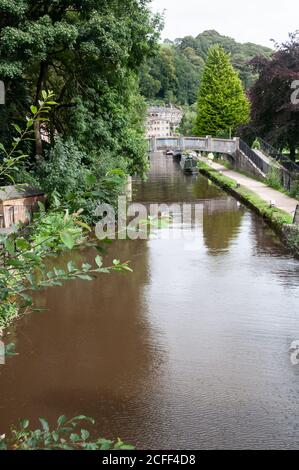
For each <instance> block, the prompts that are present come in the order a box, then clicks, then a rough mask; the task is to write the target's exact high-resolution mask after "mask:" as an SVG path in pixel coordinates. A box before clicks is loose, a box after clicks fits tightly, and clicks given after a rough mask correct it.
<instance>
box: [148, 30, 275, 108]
mask: <svg viewBox="0 0 299 470" xmlns="http://www.w3.org/2000/svg"><path fill="white" fill-rule="evenodd" d="M214 45H220V46H222V48H223V49H224V50H225V52H227V53H230V54H231V61H232V65H233V66H234V68H235V69H236V70H237V71H238V72H239V75H240V78H241V80H242V82H243V85H244V87H245V88H246V89H249V88H250V87H251V86H252V85H253V83H254V81H255V80H256V78H257V74H256V73H255V72H254V71H253V70H252V69H251V68H250V67H248V62H249V61H250V60H252V59H253V58H254V57H255V56H257V55H259V56H264V57H270V55H271V53H272V50H271V49H269V48H267V47H263V46H259V45H257V44H253V43H245V44H241V43H238V42H236V41H235V40H234V39H232V38H230V37H227V36H222V35H221V34H219V33H218V32H217V31H214V30H211V31H204V32H203V33H201V34H199V35H198V36H197V37H196V38H194V37H192V36H186V37H184V38H182V39H176V40H175V41H174V42H172V41H168V40H167V41H165V42H164V44H162V45H161V46H160V50H159V52H158V54H157V55H156V56H155V57H151V58H149V59H148V60H147V61H146V63H145V64H144V65H143V67H142V71H141V78H140V83H141V92H142V94H143V95H144V96H145V98H146V99H147V100H148V101H151V102H159V101H160V102H162V103H163V102H173V103H176V104H180V105H192V104H193V103H195V101H196V99H197V92H198V87H199V84H200V79H201V76H202V73H203V68H204V65H205V63H206V60H207V57H208V50H209V48H210V47H211V46H214Z"/></svg>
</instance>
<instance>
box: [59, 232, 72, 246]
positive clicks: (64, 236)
mask: <svg viewBox="0 0 299 470" xmlns="http://www.w3.org/2000/svg"><path fill="white" fill-rule="evenodd" d="M60 239H61V241H62V243H63V244H64V245H65V246H66V247H67V248H68V249H69V250H72V249H73V248H74V246H75V240H74V238H73V237H72V235H71V234H70V233H69V232H62V233H61V234H60Z"/></svg>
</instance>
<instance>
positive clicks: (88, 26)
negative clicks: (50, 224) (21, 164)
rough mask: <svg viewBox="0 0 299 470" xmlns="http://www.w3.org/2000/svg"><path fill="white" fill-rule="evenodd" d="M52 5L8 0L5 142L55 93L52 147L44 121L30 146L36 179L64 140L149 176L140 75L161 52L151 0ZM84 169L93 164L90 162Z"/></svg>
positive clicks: (1, 52)
mask: <svg viewBox="0 0 299 470" xmlns="http://www.w3.org/2000/svg"><path fill="white" fill-rule="evenodd" d="M52 3H53V2H48V1H46V0H41V1H38V2H33V1H31V0H18V1H16V2H6V1H5V2H3V1H2V2H0V17H1V22H0V37H1V41H0V56H1V62H0V76H1V78H2V79H3V80H4V81H5V84H6V89H7V105H6V106H2V107H1V109H0V139H1V138H2V141H3V142H4V143H5V144H8V142H10V140H11V137H12V129H11V122H12V121H13V122H17V124H19V122H20V121H21V119H22V116H23V115H24V112H25V110H26V109H27V106H28V103H31V102H33V103H34V105H35V106H37V104H38V99H39V98H40V97H41V92H42V89H46V88H51V89H53V91H54V93H55V96H56V97H57V100H58V101H59V105H58V106H56V108H55V110H53V111H52V112H51V116H50V122H49V123H48V125H47V127H46V130H47V133H48V139H47V140H48V142H45V141H43V140H41V136H42V131H43V128H42V127H41V125H39V124H38V123H36V125H35V136H34V141H32V142H27V153H28V154H29V156H30V159H29V160H28V165H27V168H28V167H30V171H31V177H32V174H33V176H34V174H35V171H36V163H37V162H36V159H35V156H36V155H39V157H42V158H44V159H45V160H47V158H48V156H49V155H51V154H50V153H49V151H48V148H49V146H50V147H55V146H56V147H57V143H56V142H55V136H57V135H58V136H59V137H60V138H61V139H62V141H63V142H65V143H66V145H67V146H69V145H70V142H71V141H72V142H73V144H74V145H75V146H76V147H77V149H78V150H77V151H78V152H80V153H83V154H84V155H87V156H88V157H92V162H94V159H95V158H96V156H97V157H98V165H100V164H101V159H102V156H103V155H105V156H107V158H109V159H110V162H111V163H110V168H109V169H111V168H118V167H119V161H122V160H125V162H126V165H127V170H128V171H129V172H132V173H133V172H135V171H137V172H138V173H139V174H141V175H142V174H143V173H144V171H145V170H146V169H147V158H146V157H147V155H146V145H145V141H144V136H143V117H144V114H143V113H144V109H145V104H144V100H143V99H142V98H141V96H140V94H139V89H138V79H137V76H138V70H139V67H140V65H141V64H142V62H143V60H144V58H146V57H148V56H150V55H151V54H152V51H153V50H154V49H155V45H156V41H157V38H158V33H159V29H160V19H159V17H155V16H153V15H152V13H151V12H150V9H149V6H148V1H147V0H146V1H144V0H112V1H109V2H108V1H107V0H97V1H95V0H88V1H85V2H84V5H83V4H82V2H77V1H76V2H74V1H71V0H67V1H65V0H57V1H55V7H53V4H52ZM45 150H46V151H47V152H45ZM60 150H61V151H62V154H63V150H62V149H61V148H60ZM58 151H59V149H58V148H56V152H58ZM74 158H75V159H76V155H75V156H74ZM104 158H106V157H104ZM39 160H40V159H39ZM84 164H85V165H86V166H88V165H89V161H88V159H87V161H86V160H85V161H84ZM74 165H75V166H76V163H75V164H74ZM71 170H72V171H73V170H74V168H71ZM73 176H74V175H73ZM73 181H74V179H73ZM42 183H43V181H41V184H42ZM79 184H80V177H79V181H78V186H79Z"/></svg>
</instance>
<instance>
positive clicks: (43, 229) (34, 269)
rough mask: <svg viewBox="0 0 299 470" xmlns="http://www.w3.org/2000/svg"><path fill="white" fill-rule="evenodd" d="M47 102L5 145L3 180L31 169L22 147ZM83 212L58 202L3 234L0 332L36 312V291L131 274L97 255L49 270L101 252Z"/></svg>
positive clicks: (49, 98)
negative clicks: (60, 261) (76, 252)
mask: <svg viewBox="0 0 299 470" xmlns="http://www.w3.org/2000/svg"><path fill="white" fill-rule="evenodd" d="M42 95H43V99H44V100H43V101H42V100H40V101H39V106H38V107H37V106H31V108H30V114H29V115H27V123H26V126H25V128H21V127H20V126H18V125H17V126H16V130H17V132H18V135H19V137H18V138H16V139H14V141H13V144H12V148H11V150H7V149H6V148H5V146H4V145H3V144H1V150H2V152H3V153H4V158H3V161H2V163H1V164H0V178H1V179H2V180H4V181H5V180H10V181H12V182H14V178H15V176H16V175H19V174H20V172H21V171H22V168H23V167H24V165H26V162H27V159H28V158H29V156H28V155H26V154H24V153H23V151H22V150H21V146H22V144H24V143H26V142H28V141H30V139H31V138H32V135H33V134H34V126H35V123H36V122H38V123H41V122H42V123H44V122H48V121H47V119H48V118H47V116H48V115H49V112H50V110H51V108H52V106H55V105H56V103H55V102H54V101H53V94H52V93H51V92H50V93H46V92H44V91H43V92H42ZM82 212H83V209H80V210H79V211H77V212H74V213H70V211H69V210H68V209H64V208H63V207H61V206H60V205H59V204H57V207H56V208H53V207H50V208H49V210H48V211H47V212H46V210H45V207H44V206H43V205H42V204H40V205H39V213H37V214H36V215H35V217H34V220H33V222H32V223H31V224H30V226H29V227H28V226H24V227H21V226H19V227H17V229H18V230H17V231H14V232H13V233H11V234H2V235H1V236H0V334H1V331H2V330H3V328H5V327H6V326H8V325H9V323H10V322H11V321H12V320H13V319H15V318H16V317H17V316H18V315H19V314H20V312H24V311H26V310H27V309H28V308H32V306H33V300H32V292H35V291H38V290H41V289H44V288H47V287H52V286H61V285H62V284H63V282H66V281H68V280H74V279H82V280H86V281H90V280H92V279H94V278H95V277H96V276H97V275H98V274H99V273H105V274H107V273H109V272H111V271H113V270H116V271H130V268H129V266H128V264H127V263H124V264H121V263H120V261H118V260H115V261H114V262H113V265H112V266H110V267H104V266H103V262H102V258H101V256H100V255H97V256H96V257H95V260H94V265H91V264H89V263H83V264H82V265H81V266H76V265H75V264H74V263H73V262H70V263H68V265H67V268H66V269H56V268H55V267H54V268H53V269H50V270H49V269H48V268H47V263H46V260H47V258H48V257H49V256H54V255H56V254H58V253H60V252H62V251H64V250H72V249H74V248H75V247H78V246H82V245H83V244H85V245H87V244H88V245H93V246H95V248H98V249H99V251H100V252H101V251H102V249H101V248H100V247H98V244H97V242H92V241H90V240H89V238H88V235H89V232H91V228H90V227H89V226H88V225H87V224H86V223H85V222H84V221H83V220H82V218H81V215H82Z"/></svg>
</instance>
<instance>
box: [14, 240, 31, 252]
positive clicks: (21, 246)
mask: <svg viewBox="0 0 299 470" xmlns="http://www.w3.org/2000/svg"><path fill="white" fill-rule="evenodd" d="M16 247H17V249H18V250H20V251H25V250H29V249H30V244H29V243H28V242H27V240H25V239H24V238H18V239H17V240H16Z"/></svg>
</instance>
